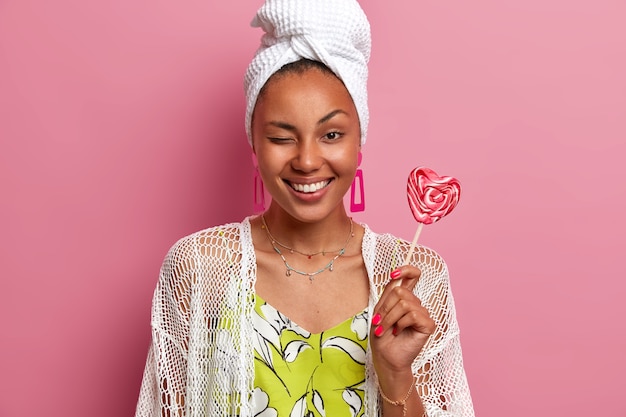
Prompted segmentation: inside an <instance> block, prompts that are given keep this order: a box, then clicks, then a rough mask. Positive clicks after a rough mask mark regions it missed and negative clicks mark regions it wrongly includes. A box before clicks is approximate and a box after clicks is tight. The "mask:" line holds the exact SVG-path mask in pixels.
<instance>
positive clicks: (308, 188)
mask: <svg viewBox="0 0 626 417" xmlns="http://www.w3.org/2000/svg"><path fill="white" fill-rule="evenodd" d="M330 182H331V180H326V181H319V182H314V183H312V184H294V183H292V182H288V184H289V186H290V187H291V188H293V189H294V190H296V191H298V192H299V193H305V194H310V193H314V192H316V191H319V190H321V189H322V188H326V187H327V186H328V184H330Z"/></svg>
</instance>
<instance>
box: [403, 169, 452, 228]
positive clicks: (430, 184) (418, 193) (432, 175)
mask: <svg viewBox="0 0 626 417" xmlns="http://www.w3.org/2000/svg"><path fill="white" fill-rule="evenodd" d="M406 191H407V197H408V199H409V206H410V207H411V212H412V213H413V217H415V220H417V221H418V222H419V223H424V224H431V223H434V222H436V221H438V220H440V219H441V218H442V217H444V216H446V215H447V214H449V213H450V212H451V211H452V210H454V208H455V207H456V205H457V204H458V202H459V198H460V197H461V184H460V183H459V181H458V180H457V179H456V178H453V177H440V176H439V175H437V173H436V172H435V171H433V170H432V169H430V168H425V167H418V168H415V169H414V170H413V171H411V173H410V174H409V180H408V182H407V186H406Z"/></svg>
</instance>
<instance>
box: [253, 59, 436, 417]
mask: <svg viewBox="0 0 626 417" xmlns="http://www.w3.org/2000/svg"><path fill="white" fill-rule="evenodd" d="M252 132H253V144H254V150H255V153H256V155H257V158H258V161H259V171H260V173H261V176H262V177H263V181H264V183H265V185H266V187H267V189H268V191H269V192H270V194H271V195H272V204H271V206H270V207H269V209H268V210H267V212H266V213H265V218H266V221H267V223H268V226H269V227H270V228H271V231H272V234H273V235H274V236H275V237H276V238H277V239H278V240H280V241H281V242H282V243H285V244H286V245H288V246H290V247H293V248H297V249H298V250H299V251H302V252H308V253H315V252H319V251H322V250H330V249H339V248H341V247H342V245H343V244H344V243H345V241H346V237H347V236H348V234H349V231H350V220H349V217H348V214H347V213H346V211H345V208H344V206H343V197H344V195H345V194H346V192H347V191H348V189H349V187H350V184H351V183H352V180H353V178H354V174H355V172H356V168H357V164H358V162H357V158H358V152H359V150H360V127H359V118H358V115H357V112H356V109H355V107H354V103H353V102H352V99H351V97H350V94H349V93H348V91H347V90H346V88H345V87H344V85H343V83H342V82H341V81H340V80H339V79H338V78H336V77H335V76H334V75H333V74H332V73H330V74H329V73H328V72H327V71H324V70H323V69H319V68H308V69H305V70H303V71H300V72H286V73H280V74H279V75H278V76H274V77H272V78H271V79H270V81H268V83H267V84H266V86H265V87H264V89H263V91H262V93H261V95H260V96H259V99H258V101H257V105H256V108H255V111H254V116H253V122H252ZM304 185H306V186H307V188H306V190H307V191H306V192H304V191H302V190H303V186H304ZM261 224H262V223H261V219H260V218H256V219H253V220H252V238H253V242H254V246H255V252H256V256H257V282H256V288H255V291H256V292H257V293H258V294H259V296H260V297H261V298H263V299H264V300H266V301H267V302H268V303H270V304H271V305H273V306H274V307H275V308H277V309H278V310H279V311H281V312H282V313H283V314H285V315H286V316H288V317H290V318H291V319H292V320H294V321H295V322H297V323H298V324H299V325H301V326H302V327H303V328H305V329H307V330H309V331H311V332H314V333H319V332H321V331H323V330H326V329H328V328H331V327H333V326H335V325H336V324H338V323H341V322H342V321H344V320H346V319H347V318H348V317H351V316H353V315H354V314H356V313H358V312H360V311H362V310H363V308H364V307H365V306H367V304H368V300H369V290H370V288H369V280H368V276H367V272H366V270H365V264H364V262H363V258H362V255H361V241H362V237H363V228H362V227H361V226H360V225H358V224H355V225H354V237H352V238H351V239H350V241H349V242H348V244H347V245H346V246H345V254H344V255H343V256H341V257H340V258H338V259H337V261H336V262H335V264H334V270H333V271H332V272H330V271H328V270H325V271H324V272H322V273H320V274H318V275H316V276H315V279H314V280H313V281H312V282H311V281H309V279H307V278H306V277H303V276H296V277H286V276H285V265H284V263H283V261H282V260H281V258H280V257H279V256H278V255H277V254H276V252H275V251H274V249H273V247H272V245H271V242H270V240H269V239H268V237H267V235H266V233H265V231H264V230H263V229H262V228H261ZM285 252H286V254H285V257H286V258H287V259H288V262H289V263H290V265H293V266H294V267H295V268H296V269H299V270H302V271H307V272H313V271H317V270H319V269H321V268H323V267H324V266H325V265H327V264H328V261H329V259H331V258H332V257H333V256H334V255H335V254H334V253H333V254H326V255H317V256H314V257H311V259H308V258H307V257H306V256H302V255H299V254H291V253H288V251H285ZM390 273H391V278H392V282H394V285H388V286H387V287H386V288H385V290H384V292H383V294H382V295H381V297H380V300H379V301H378V303H377V304H376V306H375V308H374V311H373V313H372V321H373V326H372V329H371V334H370V347H371V351H372V357H373V361H374V367H375V370H376V374H377V376H378V380H379V384H380V388H381V390H382V392H383V393H384V394H385V396H386V397H387V398H390V399H392V400H402V399H403V398H405V396H406V395H407V392H409V388H410V387H411V384H414V380H413V373H412V371H411V364H412V363H413V361H414V360H415V358H416V357H417V355H418V354H419V353H420V351H421V350H422V348H423V346H424V344H425V343H426V341H427V340H428V337H429V336H430V334H432V333H433V331H434V330H435V324H434V322H433V320H432V319H431V318H430V316H429V314H428V311H427V310H426V309H425V308H424V307H422V305H421V302H420V300H419V299H418V298H417V297H416V296H415V295H414V293H413V289H414V287H415V285H416V284H417V282H418V280H419V277H420V271H419V269H417V268H415V267H412V266H403V267H400V268H399V269H397V270H396V271H393V272H392V271H390ZM337 277H341V279H337ZM311 292H314V293H315V295H316V296H315V297H310V294H311ZM346 294H350V296H349V297H346ZM382 404H383V414H384V415H385V416H386V417H394V416H402V414H403V407H402V406H394V405H391V404H389V403H387V402H383V403H382ZM406 411H407V415H410V416H420V415H422V414H423V412H424V410H423V408H422V404H421V401H420V399H419V395H418V393H417V392H416V391H415V390H412V392H411V394H410V395H409V397H408V398H407V401H406Z"/></svg>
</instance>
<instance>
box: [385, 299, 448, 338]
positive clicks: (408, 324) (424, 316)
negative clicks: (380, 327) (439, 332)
mask: <svg viewBox="0 0 626 417" xmlns="http://www.w3.org/2000/svg"><path fill="white" fill-rule="evenodd" d="M436 327H437V325H436V324H435V321H434V320H433V319H432V318H431V317H430V314H429V313H428V310H427V309H426V308H424V307H421V306H420V308H418V309H415V310H411V311H409V312H407V313H406V314H404V315H403V316H402V317H400V318H399V319H398V320H397V321H396V322H395V323H394V334H396V335H397V334H400V332H402V331H403V330H405V329H408V328H411V329H413V330H415V331H417V332H419V333H422V334H424V335H428V336H430V335H431V334H433V333H434V332H435V329H436Z"/></svg>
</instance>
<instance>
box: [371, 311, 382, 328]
mask: <svg viewBox="0 0 626 417" xmlns="http://www.w3.org/2000/svg"><path fill="white" fill-rule="evenodd" d="M380 319H381V317H380V314H378V313H376V314H374V317H372V324H373V325H374V326H378V324H380Z"/></svg>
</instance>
